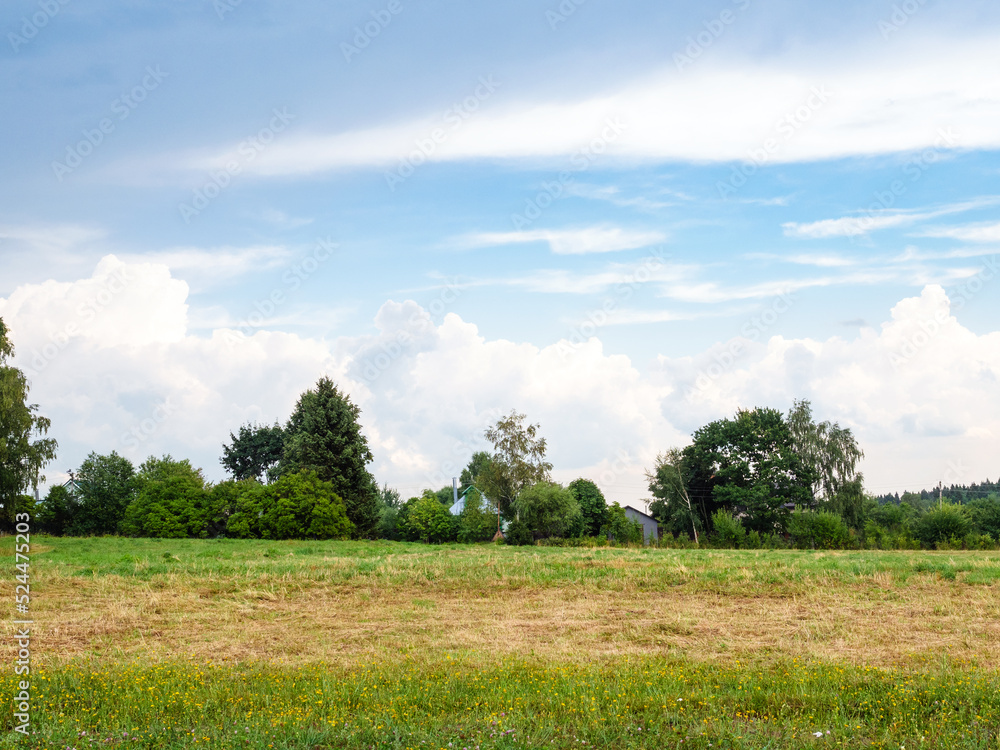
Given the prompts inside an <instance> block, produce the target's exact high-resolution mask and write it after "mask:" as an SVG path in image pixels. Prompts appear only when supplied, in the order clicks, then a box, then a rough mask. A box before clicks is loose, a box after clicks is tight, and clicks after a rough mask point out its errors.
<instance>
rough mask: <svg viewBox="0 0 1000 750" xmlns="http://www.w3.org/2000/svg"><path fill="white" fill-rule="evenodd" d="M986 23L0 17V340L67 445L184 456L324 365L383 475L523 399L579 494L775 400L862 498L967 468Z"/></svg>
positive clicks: (987, 126) (561, 12)
mask: <svg viewBox="0 0 1000 750" xmlns="http://www.w3.org/2000/svg"><path fill="white" fill-rule="evenodd" d="M998 27H1000V8H998V7H997V6H996V5H995V4H991V3H987V2H950V3H947V4H944V3H935V2H931V1H930V0H925V2H920V0H908V1H907V2H903V3H893V2H864V3H861V2H853V3H852V2H846V3H839V4H837V5H836V6H833V5H822V6H821V5H818V4H815V3H792V2H765V1H764V0H736V2H729V1H726V2H717V3H708V4H706V3H693V2H667V3H650V2H639V1H638V0H636V1H634V2H618V3H614V4H612V3H607V2H602V1H601V0H584V1H583V2H580V1H579V0H565V1H564V2H562V3H561V4H560V3H557V2H549V3H546V2H506V3H502V4H490V5H487V6H483V5H481V4H460V3H453V2H415V1H413V2H408V1H407V0H393V1H392V2H344V3H337V4H335V5H333V6H331V5H329V4H322V3H296V4H294V6H293V7H286V4H279V3H266V2H250V0H243V2H235V0H216V1H215V2H212V1H210V0H198V1H195V0H190V1H179V2H172V3H169V4H163V3H143V2H133V3H127V4H104V3H90V4H86V5H85V4H80V3H76V2H74V1H73V0H68V1H67V2H65V3H60V2H59V0H52V1H51V2H12V3H8V4H7V5H6V6H5V8H4V10H3V11H2V13H0V31H2V32H3V34H4V37H5V39H4V40H0V42H3V43H2V44H0V66H2V69H3V72H4V74H3V76H2V77H0V87H2V92H0V93H2V100H3V102H4V116H3V117H2V119H0V139H2V142H3V143H4V144H5V145H6V147H5V148H3V149H2V150H0V206H2V208H0V315H3V317H4V319H5V320H6V321H7V322H8V325H10V327H11V328H12V330H13V334H12V335H13V338H14V341H15V344H16V345H17V347H18V362H19V364H21V365H22V366H24V367H25V368H26V369H28V370H29V372H30V374H31V377H32V385H33V391H32V394H33V398H34V399H35V400H37V401H38V402H39V403H40V404H41V406H42V411H43V412H45V413H47V414H49V415H50V416H51V417H52V419H53V422H54V433H55V436H56V437H57V439H59V441H60V444H61V446H62V451H61V455H60V458H59V462H58V466H53V467H52V470H51V471H50V472H49V474H50V479H58V478H59V477H61V476H62V475H63V472H64V471H65V469H68V468H70V467H72V466H75V465H79V463H80V461H81V460H82V459H83V458H84V457H85V456H86V454H87V453H88V452H89V451H91V450H95V451H98V452H101V453H104V452H108V451H110V450H118V451H119V452H122V453H125V454H126V455H129V457H131V458H133V459H134V460H137V461H139V460H142V458H144V457H145V456H146V455H149V454H151V453H157V454H159V453H164V452H169V453H171V454H173V455H174V456H175V457H189V458H191V459H192V460H193V461H194V463H195V464H196V465H199V466H202V467H203V468H204V470H205V474H206V476H207V477H209V478H210V479H213V480H218V479H221V478H222V477H223V473H222V470H221V467H220V466H219V465H218V456H219V453H220V448H219V446H220V444H221V442H222V441H223V440H225V439H226V438H227V436H228V432H229V431H230V430H235V429H236V428H237V427H238V426H239V425H240V424H241V423H243V422H245V421H248V420H263V421H267V422H270V421H274V420H275V419H278V420H284V419H285V418H286V417H287V414H288V412H289V410H290V409H291V406H292V405H293V404H294V401H295V398H296V396H297V395H298V393H300V392H301V391H302V390H303V389H305V388H307V387H309V385H310V384H312V383H314V382H315V380H316V379H317V378H318V377H319V376H320V375H321V374H328V375H330V376H331V377H334V379H336V380H337V381H338V383H340V384H341V385H342V387H344V389H345V390H347V391H348V392H349V393H350V394H351V395H352V397H353V398H354V399H355V400H356V401H357V402H358V403H359V404H360V405H361V406H362V409H363V413H364V423H365V428H366V431H367V433H368V434H369V438H370V440H371V442H372V445H373V449H374V452H375V455H376V462H375V465H374V466H373V469H374V471H375V474H376V477H377V478H378V479H379V480H380V481H386V482H389V483H390V484H393V485H396V486H398V487H400V488H401V489H402V490H403V491H404V493H413V492H417V491H419V489H420V487H422V486H429V485H431V484H434V485H436V486H437V485H439V484H443V483H444V482H438V480H439V479H442V478H443V479H447V477H448V476H450V475H451V473H452V472H453V467H458V468H460V465H461V464H462V463H463V460H462V459H463V457H464V456H466V455H467V454H468V452H469V451H471V450H473V449H476V448H479V447H483V446H482V445H481V437H480V434H481V430H482V427H483V426H484V425H485V424H486V423H488V422H489V421H490V419H491V418H495V416H496V415H497V414H498V413H499V412H502V411H508V410H509V409H511V408H517V409H519V410H521V411H524V412H526V413H527V414H528V416H529V418H530V419H532V421H537V422H540V423H541V425H542V432H543V434H545V435H546V436H547V438H548V440H549V443H550V446H551V452H552V458H553V461H554V463H555V465H556V476H557V478H560V479H562V480H564V481H568V480H570V479H572V478H574V477H575V476H581V475H582V476H589V477H591V478H593V479H595V480H597V481H598V482H599V484H601V485H602V487H603V488H604V489H605V491H606V493H607V494H608V496H609V497H610V498H612V499H617V500H621V501H623V502H624V501H628V502H635V501H637V500H640V499H641V498H642V497H643V496H644V495H645V494H646V493H645V488H644V482H643V479H642V472H643V469H644V468H649V467H650V466H652V463H653V461H654V460H655V456H656V454H657V453H658V452H659V451H661V450H664V449H666V448H669V447H671V446H672V445H680V444H683V443H684V441H685V440H686V439H687V436H688V435H689V434H690V433H691V431H692V430H694V429H695V428H697V427H698V426H700V425H701V424H704V423H705V422H706V421H708V420H711V419H716V418H720V417H724V416H731V415H732V413H733V412H734V411H735V409H737V408H740V407H751V406H755V405H761V406H764V405H767V406H774V407H776V408H779V409H782V410H786V409H787V408H788V407H789V406H790V405H791V402H792V400H793V399H794V398H808V399H810V400H811V401H812V402H813V405H814V410H815V412H816V415H817V416H818V417H819V418H821V419H830V420H832V421H839V422H840V423H841V424H845V425H849V426H851V427H852V428H853V429H855V431H856V432H857V434H858V436H859V438H860V440H861V443H862V447H863V448H864V449H865V450H866V461H865V466H864V469H865V473H866V477H867V478H868V482H869V487H870V489H872V490H873V491H876V492H882V491H888V490H896V489H899V490H902V489H905V488H920V487H926V486H929V485H931V484H934V483H936V482H937V481H938V480H944V481H945V482H946V483H947V482H948V481H949V480H950V481H976V480H979V479H982V478H985V477H987V476H989V477H990V478H993V477H994V476H995V475H996V473H997V471H998V466H997V464H996V459H995V455H996V450H995V447H996V441H997V438H998V436H1000V397H998V395H997V394H998V390H997V388H996V378H997V375H998V374H1000V358H998V356H1000V355H998V352H1000V347H998V346H997V344H998V343H1000V332H998V325H997V322H998V320H1000V315H998V313H1000V301H998V299H1000V297H998V295H997V293H996V289H997V286H996V282H995V279H994V277H995V276H996V275H997V273H998V272H1000V269H998V268H997V257H998V251H997V247H998V245H1000V210H998V209H1000V186H998V177H1000V155H998V146H1000V131H998V130H997V128H996V122H998V121H1000V119H998V118H1000V83H998V82H997V79H996V77H995V76H993V75H992V74H991V73H990V71H992V70H996V65H997V62H998V57H1000V52H998V51H997V49H996V46H997V45H996V44H995V40H996V38H997V31H998Z"/></svg>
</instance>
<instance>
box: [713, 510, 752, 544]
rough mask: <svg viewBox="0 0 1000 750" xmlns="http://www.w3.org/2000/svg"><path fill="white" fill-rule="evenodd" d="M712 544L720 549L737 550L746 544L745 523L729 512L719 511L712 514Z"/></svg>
mask: <svg viewBox="0 0 1000 750" xmlns="http://www.w3.org/2000/svg"><path fill="white" fill-rule="evenodd" d="M712 528H713V529H715V533H714V534H712V543H713V544H715V545H717V546H719V547H728V548H730V549H737V548H739V547H741V546H743V545H744V544H745V540H746V535H747V530H746V529H745V528H743V522H742V521H741V520H740V519H738V518H735V517H733V514H732V513H730V512H729V511H728V510H724V509H723V510H717V511H715V513H713V514H712Z"/></svg>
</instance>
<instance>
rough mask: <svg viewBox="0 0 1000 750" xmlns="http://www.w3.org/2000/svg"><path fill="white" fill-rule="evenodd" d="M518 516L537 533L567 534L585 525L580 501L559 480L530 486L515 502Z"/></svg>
mask: <svg viewBox="0 0 1000 750" xmlns="http://www.w3.org/2000/svg"><path fill="white" fill-rule="evenodd" d="M514 507H515V509H516V510H517V516H518V518H520V519H521V522H522V523H524V524H525V525H526V526H527V527H528V528H529V529H530V530H531V532H532V534H534V535H535V536H537V537H540V538H542V539H548V538H549V537H566V536H570V534H571V533H572V532H573V531H574V530H578V529H579V528H580V527H581V525H582V524H581V521H582V517H581V513H580V504H579V503H578V502H577V501H576V497H574V495H573V493H572V492H570V491H569V490H568V489H566V488H565V487H563V486H562V485H561V484H556V483H555V482H536V483H535V484H533V485H531V486H530V487H526V488H525V489H524V490H522V491H521V492H520V494H519V495H518V496H517V500H516V501H515V503H514Z"/></svg>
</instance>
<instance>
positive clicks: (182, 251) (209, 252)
mask: <svg viewBox="0 0 1000 750" xmlns="http://www.w3.org/2000/svg"><path fill="white" fill-rule="evenodd" d="M122 257H123V258H124V259H125V260H127V261H129V262H133V261H134V262H143V261H145V262H148V263H158V264H162V265H164V266H167V267H168V268H169V269H170V270H171V271H182V272H184V271H188V272H194V273H196V274H199V275H202V276H206V277H208V278H211V279H216V280H218V279H229V278H232V277H234V276H241V275H243V274H245V273H251V272H256V271H266V270H268V269H272V268H277V267H279V266H281V265H282V264H284V263H286V262H287V261H288V259H289V258H290V257H291V252H290V251H289V250H288V249H287V248H285V247H281V246H276V245H260V246H255V247H230V246H228V245H227V246H222V247H212V248H199V247H175V248H169V249H166V250H160V251H157V252H152V253H145V254H143V255H130V254H125V255H123V256H122Z"/></svg>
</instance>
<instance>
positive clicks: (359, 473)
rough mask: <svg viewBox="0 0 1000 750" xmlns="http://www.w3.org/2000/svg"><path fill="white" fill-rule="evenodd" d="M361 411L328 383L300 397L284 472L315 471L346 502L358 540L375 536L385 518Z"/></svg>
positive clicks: (290, 426)
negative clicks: (371, 467) (380, 522)
mask: <svg viewBox="0 0 1000 750" xmlns="http://www.w3.org/2000/svg"><path fill="white" fill-rule="evenodd" d="M360 415H361V410H360V409H359V408H358V407H357V406H355V405H354V404H353V403H352V402H351V399H350V397H348V396H347V395H345V394H343V393H341V392H340V390H339V389H338V388H337V386H336V385H334V383H333V381H332V380H330V379H329V378H325V377H324V378H320V380H319V381H318V382H317V383H316V388H315V389H313V390H309V391H306V392H305V393H303V394H302V396H300V397H299V401H298V403H297V404H296V406H295V411H294V412H293V413H292V416H291V417H290V418H289V420H288V425H287V426H286V427H285V448H284V453H283V455H282V459H281V464H280V465H279V469H280V473H281V474H282V475H284V474H294V473H297V472H299V471H302V470H307V471H315V472H316V474H317V475H318V476H319V478H320V479H321V480H323V481H324V482H329V483H330V484H332V485H333V489H334V492H335V493H336V494H337V495H338V496H339V497H341V498H343V501H344V504H345V506H346V507H347V517H348V518H349V519H350V521H351V523H352V524H353V526H354V533H355V534H356V535H357V536H359V537H364V538H367V537H370V536H372V535H373V534H374V532H375V527H376V526H377V525H378V523H379V518H380V516H381V513H380V509H379V503H378V485H377V484H376V483H375V479H374V478H373V477H372V475H371V474H370V473H369V472H368V469H367V465H368V464H369V463H371V462H372V460H373V458H372V453H371V451H370V450H369V448H368V440H367V439H366V438H365V436H364V434H363V433H362V432H361V425H360V424H359V422H358V418H359V417H360Z"/></svg>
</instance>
